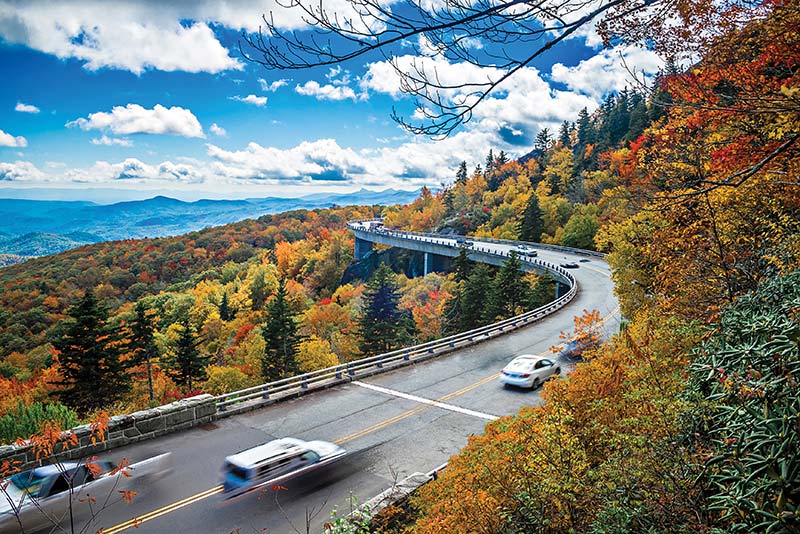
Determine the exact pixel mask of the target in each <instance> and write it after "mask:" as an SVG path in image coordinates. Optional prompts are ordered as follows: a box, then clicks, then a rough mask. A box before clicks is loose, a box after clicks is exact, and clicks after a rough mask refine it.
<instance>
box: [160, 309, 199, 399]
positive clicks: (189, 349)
mask: <svg viewBox="0 0 800 534" xmlns="http://www.w3.org/2000/svg"><path fill="white" fill-rule="evenodd" d="M179 324H180V325H181V327H182V328H181V333H180V336H179V337H178V342H177V343H176V344H175V349H174V351H173V354H172V356H171V357H170V358H169V359H168V362H167V363H168V365H169V375H170V377H171V378H172V379H173V380H174V381H175V383H176V384H178V385H179V386H182V387H184V388H187V390H188V391H192V390H194V385H195V383H196V381H197V380H202V379H203V378H205V377H206V365H207V364H208V361H209V357H208V356H204V355H202V354H200V351H199V350H198V349H197V347H198V346H199V345H200V340H199V339H197V337H196V336H195V332H194V328H192V324H191V323H190V322H189V317H188V316H184V317H183V318H181V320H180V321H179Z"/></svg>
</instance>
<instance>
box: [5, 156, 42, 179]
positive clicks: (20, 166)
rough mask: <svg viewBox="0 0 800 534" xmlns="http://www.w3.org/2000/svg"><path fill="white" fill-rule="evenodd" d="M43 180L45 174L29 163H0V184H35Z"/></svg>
mask: <svg viewBox="0 0 800 534" xmlns="http://www.w3.org/2000/svg"><path fill="white" fill-rule="evenodd" d="M45 178H46V176H45V174H44V173H43V172H42V171H40V170H39V169H37V168H36V165H34V164H33V163H31V162H29V161H15V162H13V163H4V162H0V182H36V181H43V180H44V179H45Z"/></svg>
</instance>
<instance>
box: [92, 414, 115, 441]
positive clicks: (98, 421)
mask: <svg viewBox="0 0 800 534" xmlns="http://www.w3.org/2000/svg"><path fill="white" fill-rule="evenodd" d="M110 421H111V418H110V417H109V416H108V413H106V411H105V410H101V411H100V412H99V413H98V414H97V415H96V416H95V419H94V421H92V422H91V424H90V425H89V428H90V431H91V440H92V445H96V444H98V443H100V442H103V441H105V439H106V436H107V435H108V423H109V422H110Z"/></svg>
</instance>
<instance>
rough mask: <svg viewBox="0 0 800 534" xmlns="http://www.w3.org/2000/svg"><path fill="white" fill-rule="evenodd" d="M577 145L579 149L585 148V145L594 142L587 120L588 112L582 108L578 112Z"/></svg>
mask: <svg viewBox="0 0 800 534" xmlns="http://www.w3.org/2000/svg"><path fill="white" fill-rule="evenodd" d="M577 129H578V144H579V145H580V146H581V148H586V145H588V144H589V143H593V142H594V130H593V128H592V122H591V119H590V118H589V112H588V111H587V110H586V108H583V109H582V110H580V111H579V112H578V124H577Z"/></svg>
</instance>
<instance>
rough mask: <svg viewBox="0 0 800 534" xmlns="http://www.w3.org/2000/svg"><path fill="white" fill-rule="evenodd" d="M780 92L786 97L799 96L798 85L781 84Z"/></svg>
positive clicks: (799, 89) (799, 88)
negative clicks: (787, 85)
mask: <svg viewBox="0 0 800 534" xmlns="http://www.w3.org/2000/svg"><path fill="white" fill-rule="evenodd" d="M781 94H782V95H783V96H785V97H787V98H795V97H797V96H800V87H786V86H785V85H781Z"/></svg>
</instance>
